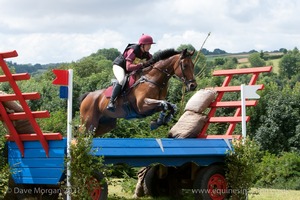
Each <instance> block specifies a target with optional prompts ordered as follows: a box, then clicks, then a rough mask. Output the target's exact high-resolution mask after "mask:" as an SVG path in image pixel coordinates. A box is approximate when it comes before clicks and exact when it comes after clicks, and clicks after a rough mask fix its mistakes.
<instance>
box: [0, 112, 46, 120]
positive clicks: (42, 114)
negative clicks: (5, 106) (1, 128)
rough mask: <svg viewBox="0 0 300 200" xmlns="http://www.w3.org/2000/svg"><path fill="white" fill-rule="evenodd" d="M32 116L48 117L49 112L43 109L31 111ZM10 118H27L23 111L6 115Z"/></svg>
mask: <svg viewBox="0 0 300 200" xmlns="http://www.w3.org/2000/svg"><path fill="white" fill-rule="evenodd" d="M31 113H32V115H33V117H34V118H48V117H50V114H49V112H48V111H47V110H45V111H32V112H31ZM8 117H9V118H10V120H20V119H27V118H28V115H27V113H25V112H19V113H11V114H9V115H8ZM0 120H2V117H0Z"/></svg>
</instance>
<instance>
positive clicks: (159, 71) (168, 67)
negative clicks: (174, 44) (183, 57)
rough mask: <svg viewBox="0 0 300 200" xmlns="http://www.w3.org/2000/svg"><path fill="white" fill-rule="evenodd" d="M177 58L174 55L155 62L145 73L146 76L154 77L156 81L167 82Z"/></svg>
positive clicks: (172, 72) (173, 71)
mask: <svg viewBox="0 0 300 200" xmlns="http://www.w3.org/2000/svg"><path fill="white" fill-rule="evenodd" d="M177 60H178V59H177V57H176V55H175V56H172V57H170V58H168V59H165V60H161V61H159V62H157V63H155V65H154V66H153V68H152V69H151V70H150V71H149V72H148V73H147V77H149V78H152V79H155V80H156V81H158V82H168V81H169V79H170V78H171V77H172V76H173V75H174V73H175V70H174V68H175V65H177Z"/></svg>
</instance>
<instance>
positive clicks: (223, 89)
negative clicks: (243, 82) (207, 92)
mask: <svg viewBox="0 0 300 200" xmlns="http://www.w3.org/2000/svg"><path fill="white" fill-rule="evenodd" d="M263 88H264V85H263V84H260V85H259V88H258V90H262V89H263ZM210 89H213V90H215V91H217V92H240V91H241V86H226V87H214V88H210Z"/></svg>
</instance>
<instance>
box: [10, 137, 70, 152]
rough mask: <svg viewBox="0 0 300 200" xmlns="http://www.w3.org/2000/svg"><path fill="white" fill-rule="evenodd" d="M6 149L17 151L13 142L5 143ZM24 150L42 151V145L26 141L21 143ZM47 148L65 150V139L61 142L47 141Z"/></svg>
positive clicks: (37, 142)
mask: <svg viewBox="0 0 300 200" xmlns="http://www.w3.org/2000/svg"><path fill="white" fill-rule="evenodd" d="M7 144H8V149H18V147H17V145H16V143H15V142H7ZM23 144H24V147H25V148H26V149H42V148H43V147H42V145H41V143H40V142H39V141H27V142H23ZM48 144H49V148H65V147H67V139H66V138H63V139H62V140H49V141H48Z"/></svg>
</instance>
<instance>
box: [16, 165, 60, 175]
mask: <svg viewBox="0 0 300 200" xmlns="http://www.w3.org/2000/svg"><path fill="white" fill-rule="evenodd" d="M62 173H63V170H62V168H61V167H58V168H29V167H24V168H13V169H12V174H13V175H14V177H17V176H19V177H36V178H56V177H61V175H62Z"/></svg>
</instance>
